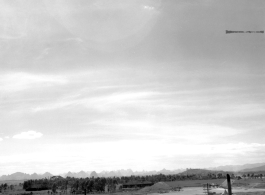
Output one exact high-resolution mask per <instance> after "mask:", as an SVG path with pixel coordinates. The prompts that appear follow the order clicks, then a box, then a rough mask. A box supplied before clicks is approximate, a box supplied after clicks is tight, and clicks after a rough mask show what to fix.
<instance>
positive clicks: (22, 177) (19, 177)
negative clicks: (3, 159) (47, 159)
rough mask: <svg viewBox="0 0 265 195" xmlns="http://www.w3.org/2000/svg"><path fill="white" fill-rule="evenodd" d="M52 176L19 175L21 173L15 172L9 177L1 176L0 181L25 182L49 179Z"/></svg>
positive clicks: (47, 174) (45, 174) (48, 174)
mask: <svg viewBox="0 0 265 195" xmlns="http://www.w3.org/2000/svg"><path fill="white" fill-rule="evenodd" d="M52 176H53V175H52V174H51V173H48V172H46V173H44V174H37V173H33V174H27V173H21V172H16V173H13V174H11V175H2V176H1V177H0V180H27V179H42V178H50V177H52Z"/></svg>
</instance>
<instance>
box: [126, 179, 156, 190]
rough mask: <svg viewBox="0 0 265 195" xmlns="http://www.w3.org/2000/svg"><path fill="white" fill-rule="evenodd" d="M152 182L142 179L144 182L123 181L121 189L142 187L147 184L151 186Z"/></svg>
mask: <svg viewBox="0 0 265 195" xmlns="http://www.w3.org/2000/svg"><path fill="white" fill-rule="evenodd" d="M152 185H154V183H152V182H150V181H144V182H138V181H131V182H128V183H125V184H123V185H122V188H123V189H129V188H144V187H147V186H152Z"/></svg>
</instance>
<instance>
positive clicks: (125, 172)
mask: <svg viewBox="0 0 265 195" xmlns="http://www.w3.org/2000/svg"><path fill="white" fill-rule="evenodd" d="M184 170H185V169H177V170H174V171H170V170H166V169H162V170H161V171H135V172H134V171H132V170H131V169H127V170H124V169H121V170H117V171H102V172H100V173H96V172H95V171H92V172H91V171H87V172H85V171H80V172H77V173H75V172H68V173H64V174H59V175H60V176H62V177H75V178H86V177H114V176H115V177H121V176H131V175H139V176H142V175H156V174H164V175H170V174H178V173H180V172H183V171H184ZM52 176H54V175H53V174H51V173H49V172H46V173H44V174H37V173H33V174H26V173H21V172H16V173H13V174H11V175H3V176H1V177H0V180H28V179H42V178H50V177H52Z"/></svg>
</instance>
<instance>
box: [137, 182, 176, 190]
mask: <svg viewBox="0 0 265 195" xmlns="http://www.w3.org/2000/svg"><path fill="white" fill-rule="evenodd" d="M171 189H172V187H170V186H169V185H168V184H166V183H164V182H158V183H156V184H154V185H152V186H150V187H145V188H143V189H141V190H139V191H140V192H164V191H169V190H171Z"/></svg>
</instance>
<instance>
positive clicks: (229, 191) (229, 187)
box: [226, 174, 232, 195]
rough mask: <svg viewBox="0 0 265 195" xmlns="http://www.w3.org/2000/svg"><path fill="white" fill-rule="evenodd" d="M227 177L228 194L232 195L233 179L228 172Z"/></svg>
mask: <svg viewBox="0 0 265 195" xmlns="http://www.w3.org/2000/svg"><path fill="white" fill-rule="evenodd" d="M226 178H227V189H228V195H232V186H231V179H230V175H229V174H227V175H226Z"/></svg>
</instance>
